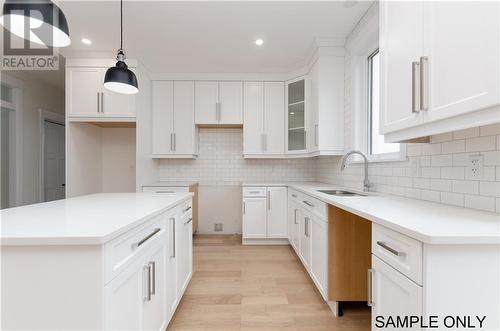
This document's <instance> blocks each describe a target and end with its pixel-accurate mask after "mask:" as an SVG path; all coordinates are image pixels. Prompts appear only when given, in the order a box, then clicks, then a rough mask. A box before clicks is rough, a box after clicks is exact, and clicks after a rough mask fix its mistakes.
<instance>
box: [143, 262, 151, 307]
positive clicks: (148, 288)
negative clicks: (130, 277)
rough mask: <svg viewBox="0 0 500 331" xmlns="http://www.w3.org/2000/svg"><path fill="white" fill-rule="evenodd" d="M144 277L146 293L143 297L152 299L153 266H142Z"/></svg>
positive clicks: (147, 299)
mask: <svg viewBox="0 0 500 331" xmlns="http://www.w3.org/2000/svg"><path fill="white" fill-rule="evenodd" d="M144 274H146V276H144ZM142 278H143V279H146V295H144V296H143V299H144V301H151V268H150V266H149V265H145V266H144V267H143V268H142ZM143 293H144V289H143Z"/></svg>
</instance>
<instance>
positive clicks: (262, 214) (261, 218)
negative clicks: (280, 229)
mask: <svg viewBox="0 0 500 331" xmlns="http://www.w3.org/2000/svg"><path fill="white" fill-rule="evenodd" d="M266 216H267V210H266V198H244V199H243V238H266V237H267V228H266V223H267V220H266Z"/></svg>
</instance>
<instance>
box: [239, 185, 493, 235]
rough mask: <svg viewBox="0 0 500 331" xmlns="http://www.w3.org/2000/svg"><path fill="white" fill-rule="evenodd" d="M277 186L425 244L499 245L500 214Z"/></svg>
mask: <svg viewBox="0 0 500 331" xmlns="http://www.w3.org/2000/svg"><path fill="white" fill-rule="evenodd" d="M247 184H248V185H247ZM253 184H254V183H245V184H244V186H276V185H275V183H272V182H271V183H267V184H266V183H258V185H253ZM280 184H281V185H280V186H288V187H289V188H292V189H296V190H298V191H300V192H302V193H305V194H308V195H310V196H312V197H315V198H317V199H319V200H321V201H323V202H325V203H327V204H330V205H333V206H336V207H339V208H341V209H344V210H347V211H349V212H351V213H353V214H356V215H358V216H361V217H363V218H366V219H368V220H370V221H372V222H375V223H378V224H380V225H383V226H386V227H388V228H391V229H393V230H395V231H398V232H400V233H403V234H405V235H407V236H409V237H412V238H414V239H417V240H420V241H422V242H424V243H428V244H500V214H496V213H490V212H483V211H479V210H473V209H467V208H461V207H455V206H448V205H444V204H439V203H435V202H428V201H423V200H416V199H408V198H403V197H396V196H393V195H385V194H381V193H370V194H369V195H367V196H332V195H328V194H325V193H321V192H318V191H317V190H318V189H344V190H350V191H356V190H353V189H349V188H343V187H338V186H334V185H329V184H323V183H300V182H299V183H280ZM361 193H362V192H361Z"/></svg>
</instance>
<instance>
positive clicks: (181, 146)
mask: <svg viewBox="0 0 500 331" xmlns="http://www.w3.org/2000/svg"><path fill="white" fill-rule="evenodd" d="M173 133H174V136H173V139H174V141H173V149H174V152H175V154H196V126H195V124H194V82H174V131H173Z"/></svg>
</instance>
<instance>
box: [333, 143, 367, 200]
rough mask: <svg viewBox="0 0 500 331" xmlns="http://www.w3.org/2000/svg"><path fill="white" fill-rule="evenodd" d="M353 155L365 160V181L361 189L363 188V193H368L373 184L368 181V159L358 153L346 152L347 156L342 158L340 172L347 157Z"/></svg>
mask: <svg viewBox="0 0 500 331" xmlns="http://www.w3.org/2000/svg"><path fill="white" fill-rule="evenodd" d="M353 154H359V155H361V156H362V157H363V159H364V160H365V180H364V181H363V187H364V189H363V191H365V192H368V191H370V188H371V187H372V186H373V184H372V183H371V182H370V181H369V180H368V158H367V157H366V155H365V154H363V153H362V152H360V151H350V152H347V154H345V155H344V156H342V160H341V165H340V171H343V170H344V169H345V163H346V161H347V159H348V158H349V156H351V155H353Z"/></svg>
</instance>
